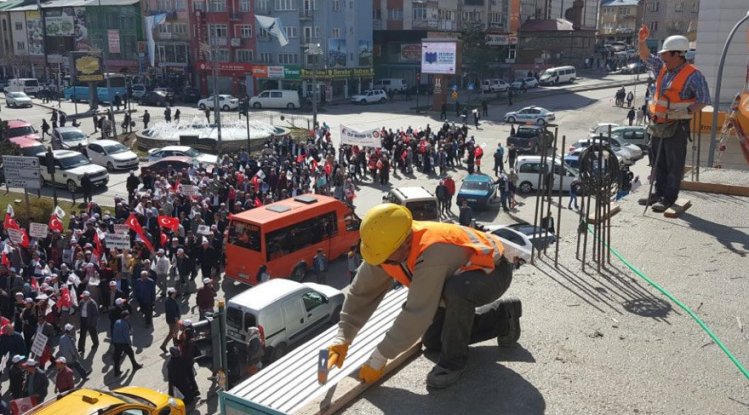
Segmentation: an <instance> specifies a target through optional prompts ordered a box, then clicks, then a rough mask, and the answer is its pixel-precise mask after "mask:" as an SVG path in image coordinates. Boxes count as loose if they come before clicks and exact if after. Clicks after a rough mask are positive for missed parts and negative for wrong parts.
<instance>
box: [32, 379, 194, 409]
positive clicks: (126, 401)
mask: <svg viewBox="0 0 749 415" xmlns="http://www.w3.org/2000/svg"><path fill="white" fill-rule="evenodd" d="M24 413H25V414H27V415H58V414H70V415H73V414H76V415H77V414H99V415H122V414H127V415H135V414H137V415H162V414H170V415H185V414H186V413H187V411H186V410H185V403H184V402H182V400H181V399H178V398H173V397H171V396H169V395H167V394H165V393H161V392H158V391H155V390H153V389H148V388H142V387H139V386H125V387H122V388H118V389H115V390H107V389H85V388H83V389H71V390H69V391H67V392H62V393H60V394H57V395H54V396H53V397H51V398H49V399H47V400H46V401H45V402H43V403H41V404H39V405H37V406H36V407H34V408H32V409H31V410H30V411H28V412H24Z"/></svg>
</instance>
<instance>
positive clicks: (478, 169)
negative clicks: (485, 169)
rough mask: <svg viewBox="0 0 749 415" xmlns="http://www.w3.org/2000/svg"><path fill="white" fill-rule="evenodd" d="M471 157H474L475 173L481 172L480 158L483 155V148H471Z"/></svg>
mask: <svg viewBox="0 0 749 415" xmlns="http://www.w3.org/2000/svg"><path fill="white" fill-rule="evenodd" d="M473 157H474V158H475V159H476V173H481V158H482V157H484V149H483V148H481V146H476V149H475V150H473Z"/></svg>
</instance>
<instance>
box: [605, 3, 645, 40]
mask: <svg viewBox="0 0 749 415" xmlns="http://www.w3.org/2000/svg"><path fill="white" fill-rule="evenodd" d="M642 16H643V5H642V1H641V0H603V2H602V3H601V12H600V15H599V20H598V37H599V39H600V40H602V41H604V42H612V41H622V42H625V43H627V44H630V45H632V44H634V42H636V41H637V31H638V30H639V28H640V25H641V24H642V21H643V20H642Z"/></svg>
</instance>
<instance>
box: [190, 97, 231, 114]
mask: <svg viewBox="0 0 749 415" xmlns="http://www.w3.org/2000/svg"><path fill="white" fill-rule="evenodd" d="M213 105H214V97H213V95H211V96H210V97H208V98H203V99H201V100H200V101H198V108H200V109H201V110H204V109H213ZM218 107H219V108H221V109H222V110H223V111H229V110H235V109H237V108H239V98H235V97H233V96H231V95H219V96H218Z"/></svg>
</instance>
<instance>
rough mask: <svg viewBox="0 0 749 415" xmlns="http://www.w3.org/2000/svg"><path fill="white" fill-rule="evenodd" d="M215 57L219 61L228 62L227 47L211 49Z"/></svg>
mask: <svg viewBox="0 0 749 415" xmlns="http://www.w3.org/2000/svg"><path fill="white" fill-rule="evenodd" d="M213 53H214V55H215V59H216V60H217V61H219V62H229V49H221V48H218V49H213Z"/></svg>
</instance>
